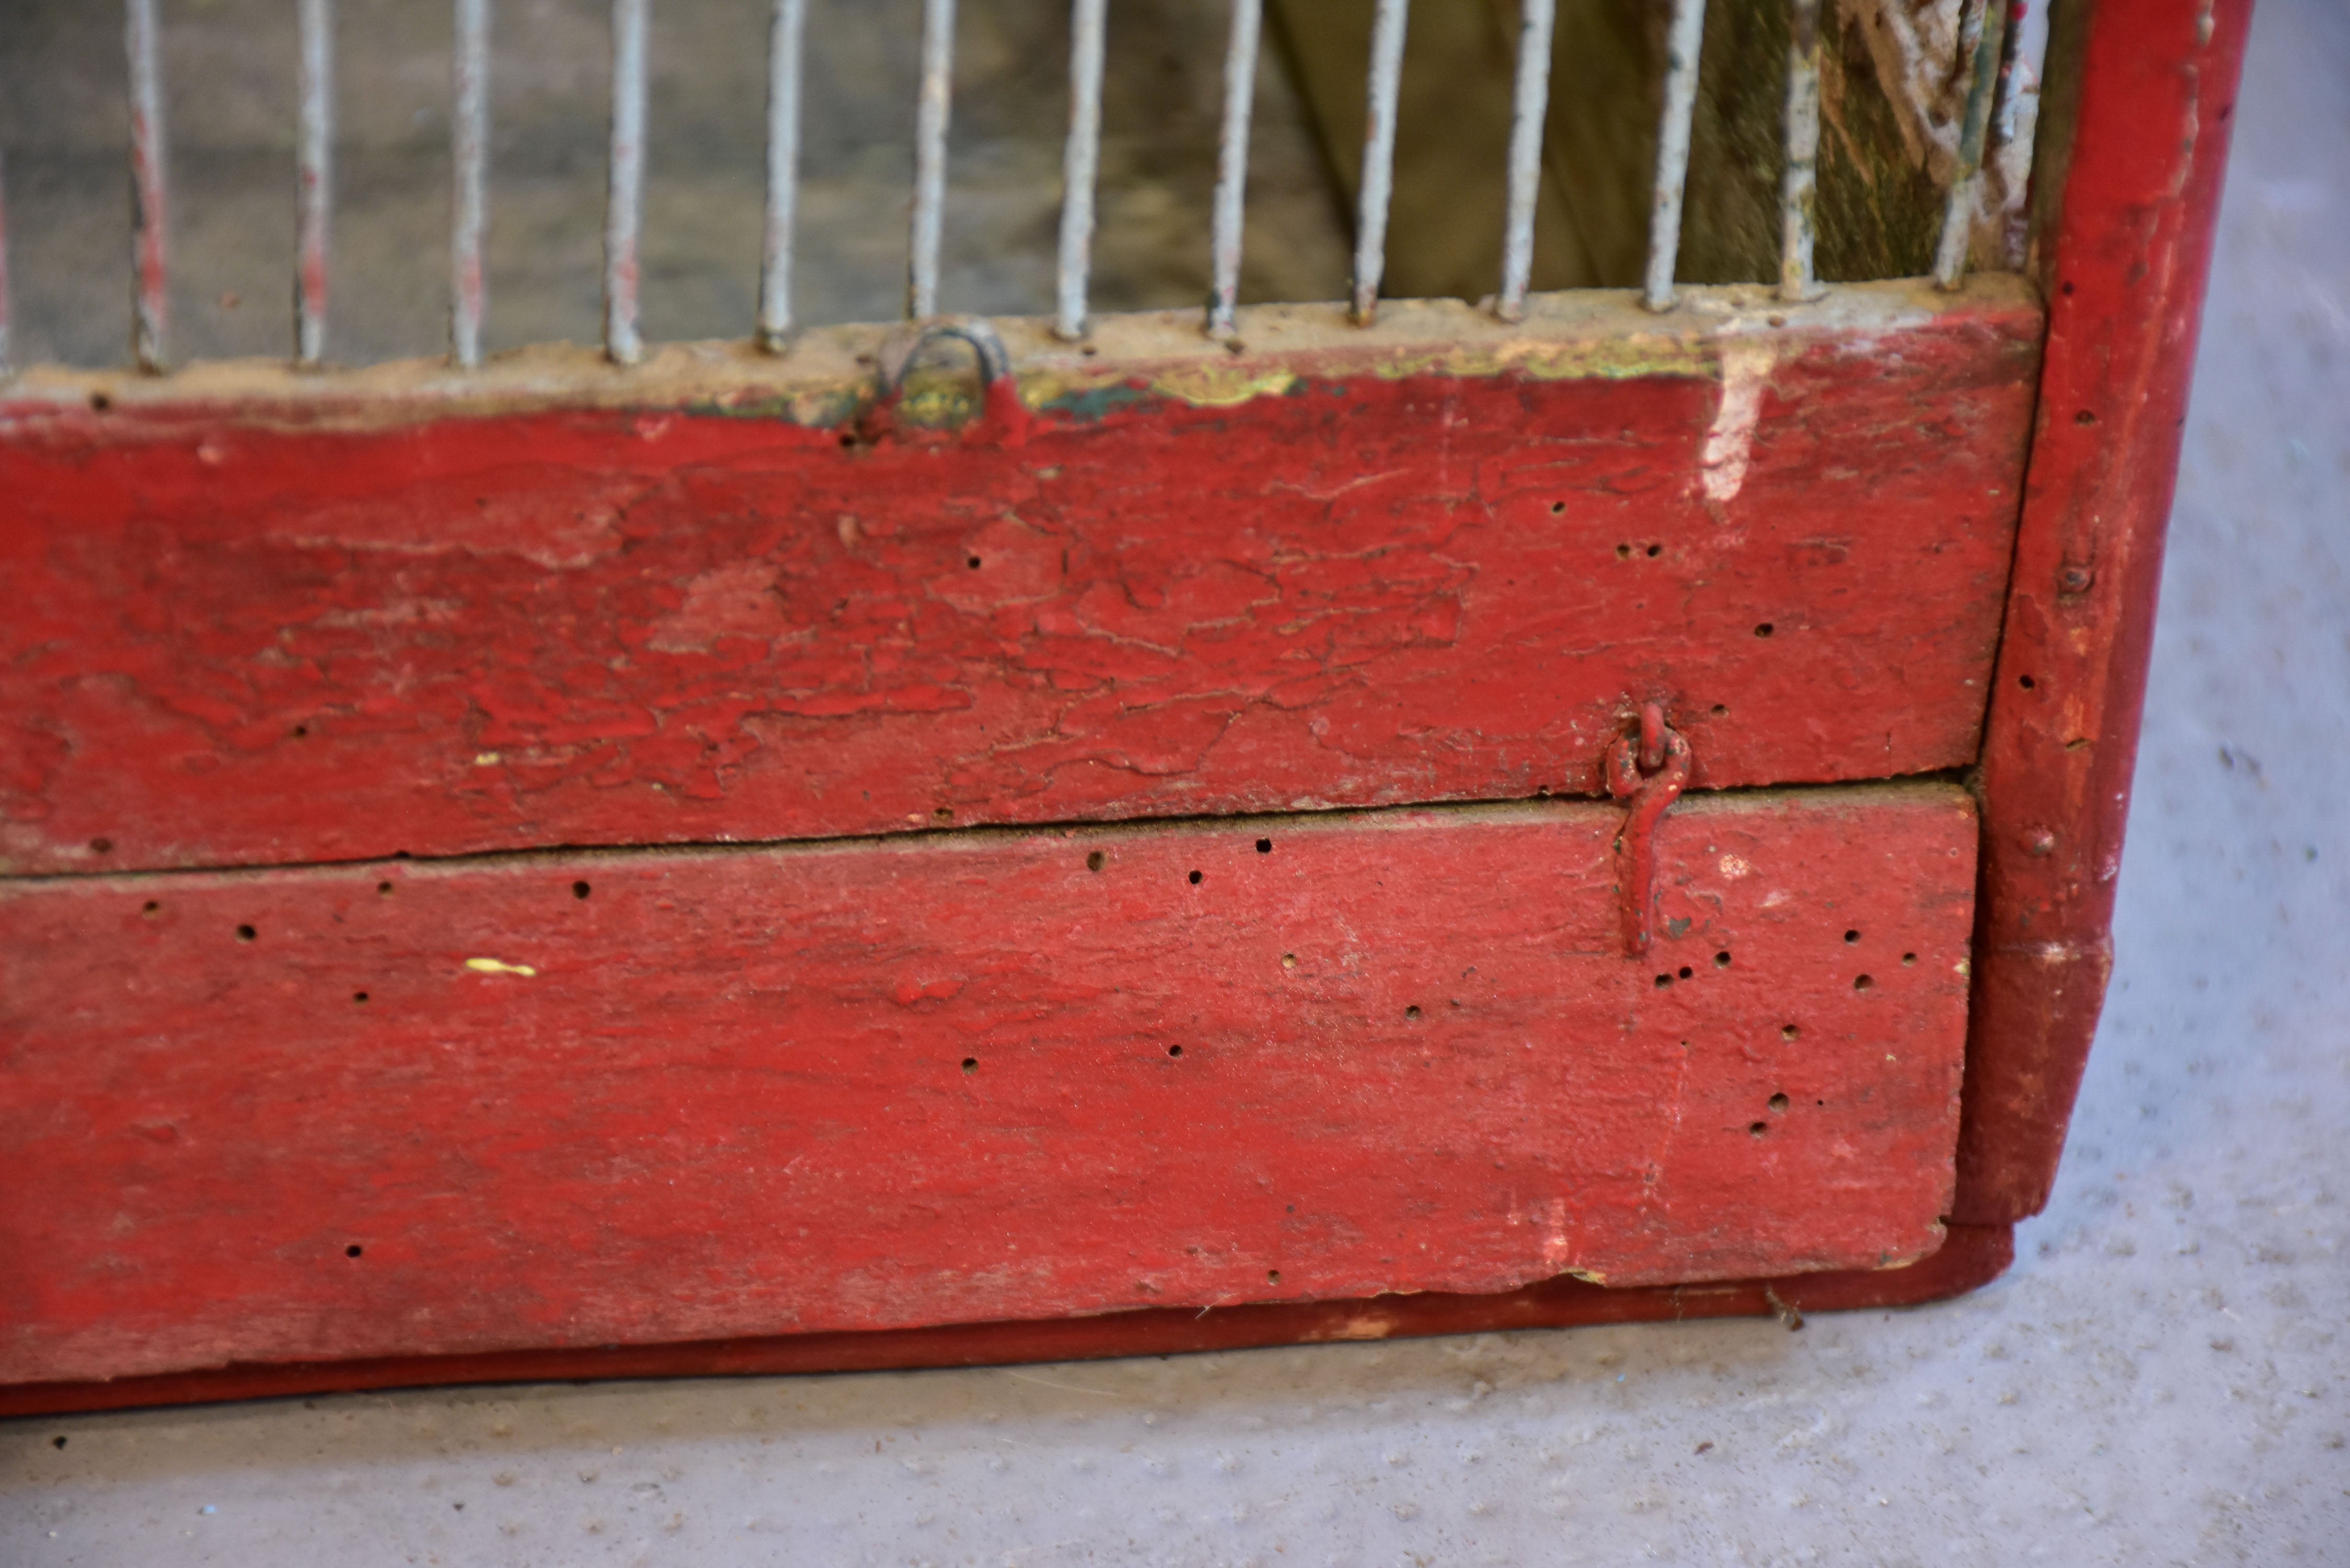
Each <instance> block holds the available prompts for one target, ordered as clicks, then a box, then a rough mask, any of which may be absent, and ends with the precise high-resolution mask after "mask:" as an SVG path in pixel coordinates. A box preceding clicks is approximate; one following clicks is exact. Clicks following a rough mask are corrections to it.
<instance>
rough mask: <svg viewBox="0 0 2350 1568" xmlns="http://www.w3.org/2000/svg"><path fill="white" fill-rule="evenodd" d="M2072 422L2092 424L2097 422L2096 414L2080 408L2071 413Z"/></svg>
mask: <svg viewBox="0 0 2350 1568" xmlns="http://www.w3.org/2000/svg"><path fill="white" fill-rule="evenodd" d="M2073 422H2074V424H2076V425H2093V424H2095V423H2096V422H2097V416H2096V415H2095V414H2093V413H2091V412H2090V411H2089V410H2086V409H2082V410H2078V411H2076V412H2075V413H2074V415H2073Z"/></svg>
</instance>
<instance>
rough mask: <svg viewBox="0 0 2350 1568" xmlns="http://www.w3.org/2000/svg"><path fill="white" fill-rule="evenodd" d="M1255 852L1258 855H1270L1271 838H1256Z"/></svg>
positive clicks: (1271, 847) (1271, 849)
mask: <svg viewBox="0 0 2350 1568" xmlns="http://www.w3.org/2000/svg"><path fill="white" fill-rule="evenodd" d="M1256 852H1257V853H1258V854H1259V855H1270V854H1272V853H1273V840H1272V839H1270V838H1260V839H1258V840H1257V841H1256Z"/></svg>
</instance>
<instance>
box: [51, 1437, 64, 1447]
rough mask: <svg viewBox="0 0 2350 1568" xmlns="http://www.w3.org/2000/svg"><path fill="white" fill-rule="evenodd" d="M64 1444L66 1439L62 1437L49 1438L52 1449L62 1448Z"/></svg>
mask: <svg viewBox="0 0 2350 1568" xmlns="http://www.w3.org/2000/svg"><path fill="white" fill-rule="evenodd" d="M65 1446H66V1440H65V1439H64V1438H50V1439H49V1447H51V1448H53V1449H62V1448H64V1447H65Z"/></svg>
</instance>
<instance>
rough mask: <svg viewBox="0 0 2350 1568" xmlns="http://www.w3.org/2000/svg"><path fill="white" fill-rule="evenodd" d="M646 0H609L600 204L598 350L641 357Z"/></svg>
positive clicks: (622, 357)
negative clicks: (605, 182) (605, 152)
mask: <svg viewBox="0 0 2350 1568" xmlns="http://www.w3.org/2000/svg"><path fill="white" fill-rule="evenodd" d="M649 5H650V0H612V167H611V189H610V192H609V193H608V195H607V197H606V199H605V203H604V354H605V357H606V358H608V359H610V360H611V361H612V363H613V364H615V365H633V364H635V363H636V362H637V361H638V360H639V359H641V358H644V352H645V348H644V343H643V340H642V339H640V338H639V337H638V336H637V240H638V235H639V233H640V231H641V230H642V228H643V223H644V200H645V29H646V20H647V18H646V11H647V9H648V6H649Z"/></svg>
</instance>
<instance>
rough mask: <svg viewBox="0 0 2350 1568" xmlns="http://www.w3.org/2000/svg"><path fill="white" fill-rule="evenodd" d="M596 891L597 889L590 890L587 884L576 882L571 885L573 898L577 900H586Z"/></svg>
mask: <svg viewBox="0 0 2350 1568" xmlns="http://www.w3.org/2000/svg"><path fill="white" fill-rule="evenodd" d="M595 890H596V889H594V888H590V887H589V886H587V883H585V882H574V883H573V884H571V896H572V897H573V898H586V897H587V895H588V894H590V893H592V892H594V891H595Z"/></svg>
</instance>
